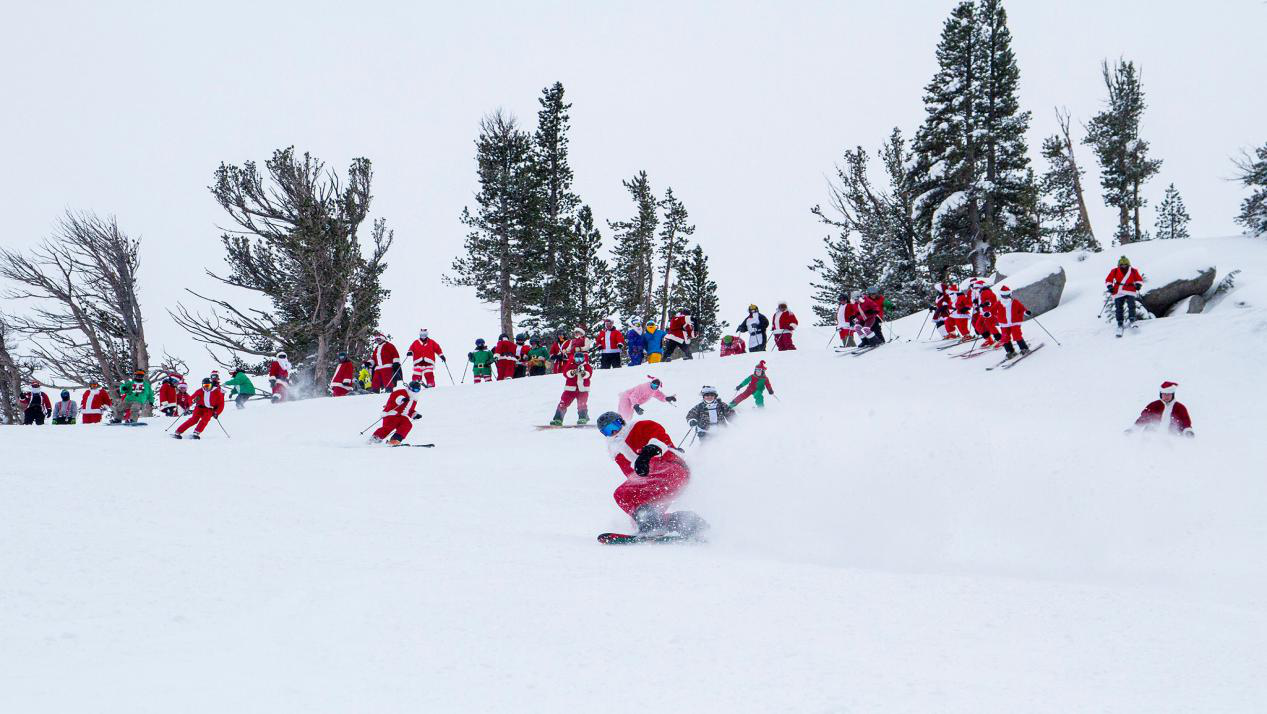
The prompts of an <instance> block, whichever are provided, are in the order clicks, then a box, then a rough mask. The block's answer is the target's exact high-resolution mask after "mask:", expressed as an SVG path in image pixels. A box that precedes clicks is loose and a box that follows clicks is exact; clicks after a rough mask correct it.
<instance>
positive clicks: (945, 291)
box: [928, 283, 957, 340]
mask: <svg viewBox="0 0 1267 714" xmlns="http://www.w3.org/2000/svg"><path fill="white" fill-rule="evenodd" d="M936 287H937V296H936V297H934V298H933V304H932V305H929V306H928V311H929V312H930V313H932V314H933V331H934V333H935V334H936V335H937V336H938V337H940V338H941V339H944V340H951V339H955V337H957V335H955V334H954V333H952V332H951V331H950V330H951V327H950V313H951V311H952V309H953V308H954V301H953V300H952V299H951V297H950V285H949V284H948V283H938V284H937V286H936Z"/></svg>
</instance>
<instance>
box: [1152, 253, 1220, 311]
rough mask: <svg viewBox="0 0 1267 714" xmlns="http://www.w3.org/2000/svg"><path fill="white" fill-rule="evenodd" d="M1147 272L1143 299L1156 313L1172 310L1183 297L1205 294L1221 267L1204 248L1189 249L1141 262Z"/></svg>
mask: <svg viewBox="0 0 1267 714" xmlns="http://www.w3.org/2000/svg"><path fill="white" fill-rule="evenodd" d="M1136 267H1139V268H1140V272H1141V273H1143V275H1144V289H1143V290H1142V291H1141V292H1140V295H1139V299H1140V302H1142V303H1144V307H1146V308H1148V311H1149V312H1151V313H1153V314H1154V315H1165V314H1167V313H1169V311H1170V308H1171V307H1173V306H1174V305H1175V304H1176V303H1178V302H1179V301H1180V300H1183V299H1184V298H1187V297H1192V296H1193V295H1202V294H1204V293H1205V291H1207V290H1209V289H1210V287H1211V286H1212V285H1214V276H1215V273H1216V272H1217V270H1216V269H1215V266H1214V264H1213V263H1212V262H1211V261H1210V259H1209V256H1208V255H1207V254H1206V253H1205V252H1204V251H1196V250H1188V251H1183V252H1180V253H1176V254H1174V255H1171V256H1169V257H1166V258H1164V259H1162V260H1160V261H1158V262H1156V263H1151V264H1147V265H1143V266H1142V267H1141V266H1140V265H1137V266H1136Z"/></svg>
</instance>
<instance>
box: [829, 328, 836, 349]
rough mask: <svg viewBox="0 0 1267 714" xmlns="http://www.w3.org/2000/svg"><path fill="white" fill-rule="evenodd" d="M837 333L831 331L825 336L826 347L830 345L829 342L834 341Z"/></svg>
mask: <svg viewBox="0 0 1267 714" xmlns="http://www.w3.org/2000/svg"><path fill="white" fill-rule="evenodd" d="M836 337H837V333H835V332H833V333H831V334H830V335H828V336H827V347H828V348H830V347H831V343H833V342H835V341H836Z"/></svg>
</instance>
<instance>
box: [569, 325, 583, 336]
mask: <svg viewBox="0 0 1267 714" xmlns="http://www.w3.org/2000/svg"><path fill="white" fill-rule="evenodd" d="M572 334H574V335H584V334H585V328H584V327H578V328H576V329H575V330H572Z"/></svg>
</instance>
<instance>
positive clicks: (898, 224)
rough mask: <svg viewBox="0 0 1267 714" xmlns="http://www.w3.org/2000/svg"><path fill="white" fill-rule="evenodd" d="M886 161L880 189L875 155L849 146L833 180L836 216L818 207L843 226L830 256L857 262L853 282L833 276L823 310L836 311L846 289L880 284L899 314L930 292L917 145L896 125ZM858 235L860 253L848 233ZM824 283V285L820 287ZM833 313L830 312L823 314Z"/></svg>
mask: <svg viewBox="0 0 1267 714" xmlns="http://www.w3.org/2000/svg"><path fill="white" fill-rule="evenodd" d="M880 160H881V164H882V165H883V166H884V169H885V180H886V181H887V183H888V186H887V188H886V189H879V188H876V187H875V186H874V185H873V184H872V182H871V179H870V177H869V175H868V167H869V165H870V162H871V157H870V155H869V154H868V153H867V151H866V150H865V149H863V148H862V147H856V148H855V149H853V150H851V151H846V152H845V155H844V162H843V164H839V165H837V166H836V179H835V181H834V182H833V183H832V184H830V186H829V191H830V193H831V197H830V207H831V208H832V209H833V211H832V216H831V217H828V216H827V215H825V214H824V213H823V209H822V207H821V206H815V207H814V208H813V209H812V210H813V212H814V214H815V215H817V216H818V217H819V218H820V220H822V221H823V222H824V223H827V224H828V225H831V226H833V227H836V228H839V229H841V236H842V237H841V239H840V240H841V241H843V242H844V245H841V244H840V243H833V242H832V241H830V240H828V243H827V246H828V260H830V261H831V262H832V264H837V263H839V261H841V260H844V261H845V262H846V263H849V262H856V268H855V267H845V268H844V270H845V271H846V272H848V273H851V274H852V275H851V276H850V280H857V281H858V282H853V283H852V284H850V285H840V284H837V281H835V280H827V284H828V285H832V286H833V287H832V288H830V289H827V290H826V291H820V292H823V294H822V299H818V298H816V301H817V302H819V303H820V307H821V308H822V309H823V310H826V311H827V312H829V313H830V314H831V315H832V316H833V317H832V319H833V320H834V319H835V318H834V315H835V305H836V300H837V297H838V296H839V293H840V292H844V291H847V290H848V289H854V290H857V289H861V288H867V287H872V286H874V287H878V288H879V289H880V291H881V292H882V293H883V294H884V296H885V297H886V298H887V299H888V300H890V301H891V302H892V303H893V305H894V313H893V314H894V316H900V315H905V314H909V313H911V312H914V311H915V310H917V309H919V308H921V307H923V306H924V304H925V301H926V300H927V297H928V287H929V277H928V269H927V256H926V255H925V254H924V253H922V248H923V246H921V245H919V244H918V231H917V229H916V226H915V222H914V219H913V218H912V217H911V214H912V207H913V203H914V189H913V184H912V177H911V175H910V172H909V171H908V166H909V165H910V162H911V161H912V155H911V149H910V147H909V146H908V144H907V141H906V138H905V137H904V136H902V132H901V131H900V130H899V129H896V128H895V129H894V130H893V132H892V133H891V134H890V135H889V138H888V140H887V141H885V143H884V144H883V145H882V146H881V147H880ZM853 234H856V235H857V236H858V250H857V253H855V252H854V248H853V246H852V245H849V241H848V240H847V239H846V238H845V236H849V235H853ZM827 266H828V264H827V263H826V262H824V261H822V260H819V261H815V264H814V265H812V266H811V268H813V269H814V270H815V271H816V272H818V273H819V274H820V276H822V275H823V274H824V271H827V272H831V271H830V270H829V269H828V267H827ZM816 287H818V286H816ZM838 288H844V290H840V289H838ZM823 314H827V313H823Z"/></svg>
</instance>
